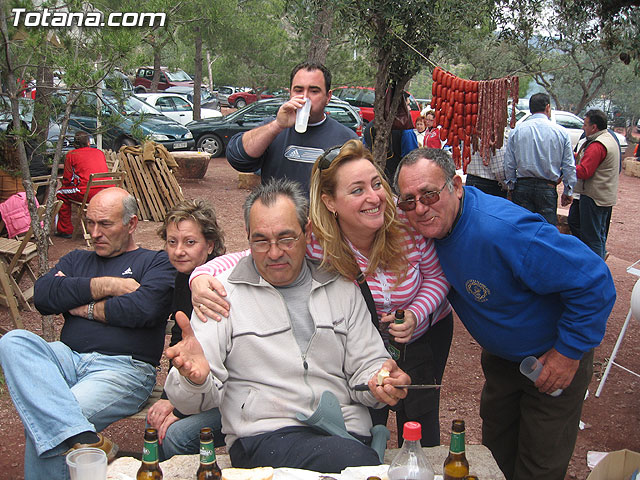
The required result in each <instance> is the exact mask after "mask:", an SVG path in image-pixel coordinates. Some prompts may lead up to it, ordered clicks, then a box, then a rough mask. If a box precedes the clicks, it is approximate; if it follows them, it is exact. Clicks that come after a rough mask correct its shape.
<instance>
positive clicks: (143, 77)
mask: <svg viewBox="0 0 640 480" xmlns="http://www.w3.org/2000/svg"><path fill="white" fill-rule="evenodd" d="M153 72H154V69H153V67H141V68H139V69H138V71H137V72H136V78H135V80H134V81H133V86H134V91H135V93H146V92H148V91H150V90H151V81H152V80H153ZM176 86H186V87H189V86H191V87H193V80H192V79H191V77H190V76H189V75H187V74H186V73H185V72H184V71H182V70H176V71H175V72H170V71H169V69H168V68H167V67H160V79H159V80H158V90H166V89H167V88H169V87H176Z"/></svg>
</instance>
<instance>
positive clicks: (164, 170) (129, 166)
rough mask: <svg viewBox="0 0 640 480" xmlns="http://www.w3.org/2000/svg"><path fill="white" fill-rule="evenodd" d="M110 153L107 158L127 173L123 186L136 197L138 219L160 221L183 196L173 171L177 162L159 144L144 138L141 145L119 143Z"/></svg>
mask: <svg viewBox="0 0 640 480" xmlns="http://www.w3.org/2000/svg"><path fill="white" fill-rule="evenodd" d="M110 155H111V156H112V157H111V162H112V163H115V162H117V163H116V165H117V166H116V169H117V170H121V171H124V172H126V174H127V175H126V177H125V179H124V188H125V189H126V190H127V191H128V192H129V193H131V194H132V195H133V196H134V197H136V200H137V201H138V210H139V218H140V220H151V221H154V222H161V221H163V220H164V217H165V216H166V214H167V212H168V211H169V210H170V209H171V208H173V207H174V206H175V205H176V204H177V203H179V202H181V201H182V200H184V196H183V194H182V189H181V188H180V185H179V184H178V181H177V180H176V177H175V175H174V174H173V170H174V169H176V168H177V163H176V162H175V160H174V159H173V157H172V156H171V154H170V153H169V152H168V151H167V150H166V149H165V148H164V146H163V145H159V144H156V143H153V142H146V143H145V144H144V146H139V145H136V146H131V147H123V148H121V149H120V152H118V153H117V154H116V153H114V152H110ZM113 156H116V157H117V158H115V159H114V158H113ZM109 161H110V158H109V157H107V163H109Z"/></svg>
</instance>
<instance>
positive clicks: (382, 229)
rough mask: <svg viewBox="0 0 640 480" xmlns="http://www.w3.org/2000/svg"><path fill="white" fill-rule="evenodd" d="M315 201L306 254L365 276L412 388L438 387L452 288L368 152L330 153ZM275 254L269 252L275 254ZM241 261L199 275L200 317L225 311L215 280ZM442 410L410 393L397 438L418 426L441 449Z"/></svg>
mask: <svg viewBox="0 0 640 480" xmlns="http://www.w3.org/2000/svg"><path fill="white" fill-rule="evenodd" d="M310 200H311V202H310V217H311V224H312V229H313V232H314V236H313V241H312V243H311V244H310V245H309V246H308V248H307V255H308V256H310V257H312V258H316V259H318V260H321V261H322V263H323V265H324V267H325V268H328V269H331V270H335V271H337V272H339V273H340V274H342V275H343V276H345V277H347V278H349V279H351V280H353V281H355V282H357V279H358V277H360V276H361V273H362V274H363V275H364V278H365V279H366V286H367V287H368V288H369V290H370V292H371V296H372V298H373V302H374V304H375V317H376V318H375V320H376V321H378V322H379V324H380V325H382V326H383V330H384V331H383V337H385V340H388V335H391V336H393V337H394V338H395V340H396V341H397V342H399V343H406V344H407V349H406V354H405V355H406V357H405V359H400V361H399V363H400V364H403V363H404V364H405V365H406V367H407V368H409V371H407V373H409V375H410V376H411V378H412V382H413V383H440V381H441V380H442V373H443V372H444V365H445V363H446V359H447V357H448V354H449V346H450V344H451V336H452V332H453V319H452V316H451V306H450V305H449V303H448V302H447V300H446V294H447V292H448V289H449V284H448V283H447V281H446V279H445V278H444V275H443V273H442V270H441V268H440V264H439V262H438V259H437V257H436V253H435V250H434V247H433V243H432V241H431V240H425V239H424V238H423V237H422V236H421V235H419V234H417V233H416V232H415V231H413V230H412V229H411V227H410V226H409V225H408V223H407V222H406V220H405V219H404V217H403V216H402V215H401V214H400V212H399V211H398V210H397V209H396V207H395V205H394V198H393V195H392V193H391V189H390V187H389V185H388V183H387V182H386V180H385V179H384V176H383V175H382V173H381V171H380V170H379V168H378V167H377V166H376V165H375V164H374V163H373V157H372V155H371V152H369V150H367V149H366V148H365V147H364V146H363V145H362V143H361V142H359V141H357V140H349V141H348V142H346V143H345V144H344V145H343V146H338V147H334V148H331V149H329V150H327V151H326V152H325V153H324V154H323V155H321V156H320V157H319V158H318V160H317V161H316V163H315V164H314V167H313V170H312V173H311V192H310ZM277 248H278V247H277V245H276V244H274V245H273V246H272V250H273V249H275V250H274V251H273V254H274V256H276V255H277V253H278V252H277ZM243 255H244V253H240V254H231V255H225V256H223V257H219V258H217V259H214V260H213V261H211V262H208V263H207V264H205V265H203V266H202V267H198V268H196V269H195V270H194V272H193V274H192V276H191V289H192V300H193V303H194V311H195V312H196V313H197V314H198V316H200V318H203V317H204V316H206V315H208V316H210V317H212V318H215V317H216V316H217V314H218V313H219V314H225V313H226V308H228V305H227V304H226V302H224V301H222V300H221V299H220V298H219V297H218V296H217V295H216V294H215V292H212V289H215V290H216V291H217V292H218V293H220V294H224V292H223V291H220V290H219V288H221V287H220V286H219V284H218V283H217V282H216V281H215V279H214V278H213V277H215V276H216V275H218V274H219V273H221V272H222V271H224V270H225V269H227V268H230V267H231V266H232V265H234V264H235V262H236V261H237V259H239V258H240V257H241V256H243ZM363 286H365V284H363ZM397 309H403V310H404V311H405V322H404V323H403V324H394V323H393V322H392V321H393V318H394V312H395V310H397ZM372 313H373V312H372ZM387 326H388V327H387ZM330 354H331V352H327V355H330ZM438 406H439V393H438V390H432V391H427V390H423V391H416V390H412V391H410V392H409V395H408V396H407V398H406V399H404V400H403V401H402V402H400V403H399V404H398V406H397V410H396V415H397V419H398V425H399V427H398V432H399V437H401V432H402V428H401V425H402V424H403V423H404V422H406V421H409V420H416V421H419V422H421V423H422V427H423V438H422V443H423V445H424V446H434V445H439V444H440V429H439V417H438ZM376 413H377V412H376ZM386 416H387V411H384V410H383V414H382V417H379V416H378V415H373V417H374V423H386ZM399 442H401V438H399Z"/></svg>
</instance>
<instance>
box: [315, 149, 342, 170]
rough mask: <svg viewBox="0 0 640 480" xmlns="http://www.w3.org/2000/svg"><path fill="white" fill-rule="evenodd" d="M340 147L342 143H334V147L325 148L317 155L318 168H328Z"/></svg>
mask: <svg viewBox="0 0 640 480" xmlns="http://www.w3.org/2000/svg"><path fill="white" fill-rule="evenodd" d="M341 148H342V145H336V146H335V147H331V148H329V149H328V150H325V151H324V153H323V154H322V155H320V156H319V157H318V160H317V162H318V168H319V169H320V170H326V169H327V168H329V167H330V166H331V162H333V161H334V160H335V159H336V157H337V156H338V154H339V153H340V149H341Z"/></svg>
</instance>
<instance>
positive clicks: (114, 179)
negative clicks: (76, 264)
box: [71, 172, 126, 247]
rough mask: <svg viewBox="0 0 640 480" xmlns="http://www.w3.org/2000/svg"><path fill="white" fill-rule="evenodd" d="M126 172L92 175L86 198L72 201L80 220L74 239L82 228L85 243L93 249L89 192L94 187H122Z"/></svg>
mask: <svg viewBox="0 0 640 480" xmlns="http://www.w3.org/2000/svg"><path fill="white" fill-rule="evenodd" d="M125 175H126V174H125V172H104V173H92V174H91V176H90V177H89V182H88V183H87V190H86V191H85V192H84V197H83V198H82V201H81V202H76V201H74V200H71V205H72V206H74V207H76V213H77V216H78V220H77V222H76V225H75V226H74V229H73V239H74V240H75V239H76V238H77V236H78V232H79V231H80V228H82V233H83V238H84V241H85V242H86V243H87V247H91V235H90V234H89V233H88V231H87V219H86V215H87V205H88V203H89V192H91V189H92V188H94V187H122V185H123V183H124V177H125Z"/></svg>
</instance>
